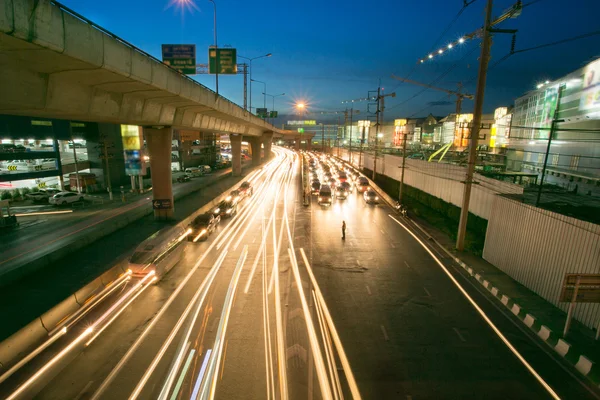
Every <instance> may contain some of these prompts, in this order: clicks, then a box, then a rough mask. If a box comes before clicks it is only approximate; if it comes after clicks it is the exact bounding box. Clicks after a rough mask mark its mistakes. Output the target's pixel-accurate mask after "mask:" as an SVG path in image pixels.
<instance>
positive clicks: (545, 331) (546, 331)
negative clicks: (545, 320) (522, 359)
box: [538, 325, 552, 341]
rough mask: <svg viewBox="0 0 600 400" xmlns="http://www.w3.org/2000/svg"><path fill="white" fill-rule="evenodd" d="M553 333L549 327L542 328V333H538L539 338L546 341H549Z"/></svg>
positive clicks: (543, 326)
mask: <svg viewBox="0 0 600 400" xmlns="http://www.w3.org/2000/svg"><path fill="white" fill-rule="evenodd" d="M551 333H552V331H551V330H550V329H548V327H547V326H545V325H542V327H541V328H540V331H539V332H538V336H539V337H540V338H541V339H542V340H544V341H546V340H548V338H549V337H550V334H551Z"/></svg>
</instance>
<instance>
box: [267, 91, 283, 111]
mask: <svg viewBox="0 0 600 400" xmlns="http://www.w3.org/2000/svg"><path fill="white" fill-rule="evenodd" d="M263 95H265V96H270V97H271V98H272V99H273V108H272V109H271V111H275V97H279V96H285V93H280V94H268V93H263Z"/></svg>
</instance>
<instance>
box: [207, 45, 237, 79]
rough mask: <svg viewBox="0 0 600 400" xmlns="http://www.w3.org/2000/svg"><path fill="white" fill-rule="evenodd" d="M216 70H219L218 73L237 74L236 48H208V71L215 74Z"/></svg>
mask: <svg viewBox="0 0 600 400" xmlns="http://www.w3.org/2000/svg"><path fill="white" fill-rule="evenodd" d="M217 66H218V67H217ZM217 71H219V75H235V74H237V51H236V49H230V48H226V49H218V48H214V47H209V48H208V73H209V74H216V73H217Z"/></svg>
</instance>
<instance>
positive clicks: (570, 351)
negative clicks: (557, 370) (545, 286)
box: [410, 220, 600, 386]
mask: <svg viewBox="0 0 600 400" xmlns="http://www.w3.org/2000/svg"><path fill="white" fill-rule="evenodd" d="M410 221H411V222H412V223H413V224H414V225H415V226H416V227H417V228H419V230H421V231H422V232H424V233H426V234H427V236H428V240H431V241H433V242H435V243H436V244H437V245H438V246H439V247H440V248H441V249H442V250H443V251H444V252H445V253H446V254H447V255H448V256H449V257H450V258H451V259H452V260H454V262H455V263H456V264H458V265H460V266H461V267H462V268H463V269H464V270H465V271H466V272H467V273H468V274H469V275H470V276H471V277H472V278H474V279H475V280H476V281H477V282H479V283H480V284H481V286H483V287H484V288H486V289H487V291H488V292H489V293H490V294H491V295H492V296H493V297H495V298H496V300H498V301H499V302H500V303H502V304H503V305H504V306H505V307H506V308H507V309H509V310H510V311H511V312H512V313H513V314H514V315H515V316H516V317H517V318H518V319H519V320H520V321H521V322H522V323H523V324H524V325H525V326H527V327H528V328H529V329H531V330H532V331H533V332H534V333H535V334H536V335H537V336H538V337H539V338H540V339H541V340H542V341H543V342H544V343H546V344H547V345H548V346H550V347H551V348H552V349H553V350H554V351H555V352H556V353H557V354H559V355H560V356H561V357H562V358H564V359H565V360H566V361H567V362H569V364H571V365H572V366H573V367H574V368H575V369H576V370H577V371H579V372H580V373H581V374H582V375H583V376H586V377H587V378H588V379H590V380H591V381H592V382H593V383H594V384H595V385H598V386H600V366H599V365H598V364H597V363H595V362H594V361H592V360H591V359H590V358H588V357H586V356H585V355H584V354H582V353H580V352H579V351H578V350H577V349H575V348H574V347H573V346H571V344H570V343H568V342H567V341H565V340H564V339H563V338H562V333H561V332H553V331H552V330H550V328H548V327H547V326H545V325H543V324H542V323H541V322H540V321H538V319H537V318H536V317H535V316H534V315H532V314H530V313H528V312H527V311H526V310H524V309H523V308H522V307H521V306H520V305H519V304H518V303H516V302H515V301H513V300H512V299H511V298H510V297H508V296H506V295H504V294H502V293H501V292H500V289H498V288H497V287H496V286H494V285H493V284H492V283H491V282H490V281H488V280H487V279H484V277H483V276H482V275H481V274H479V273H475V272H474V271H473V268H471V267H469V266H468V265H467V264H465V263H464V262H463V261H462V260H461V259H459V258H458V257H456V256H455V255H454V254H452V253H451V252H450V251H449V250H448V249H446V248H445V247H444V246H442V245H441V243H439V242H438V241H437V240H435V239H434V238H433V237H432V236H431V235H429V234H428V233H427V232H426V231H425V230H424V229H423V228H422V227H421V226H419V224H417V223H416V222H415V221H413V220H410Z"/></svg>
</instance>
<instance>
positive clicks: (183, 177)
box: [177, 174, 192, 182]
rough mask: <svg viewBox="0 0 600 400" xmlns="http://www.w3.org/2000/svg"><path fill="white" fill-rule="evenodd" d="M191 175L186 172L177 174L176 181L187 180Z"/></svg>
mask: <svg viewBox="0 0 600 400" xmlns="http://www.w3.org/2000/svg"><path fill="white" fill-rule="evenodd" d="M190 179H192V177H191V176H190V175H188V174H183V175H179V176H178V177H177V182H189V181H190Z"/></svg>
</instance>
